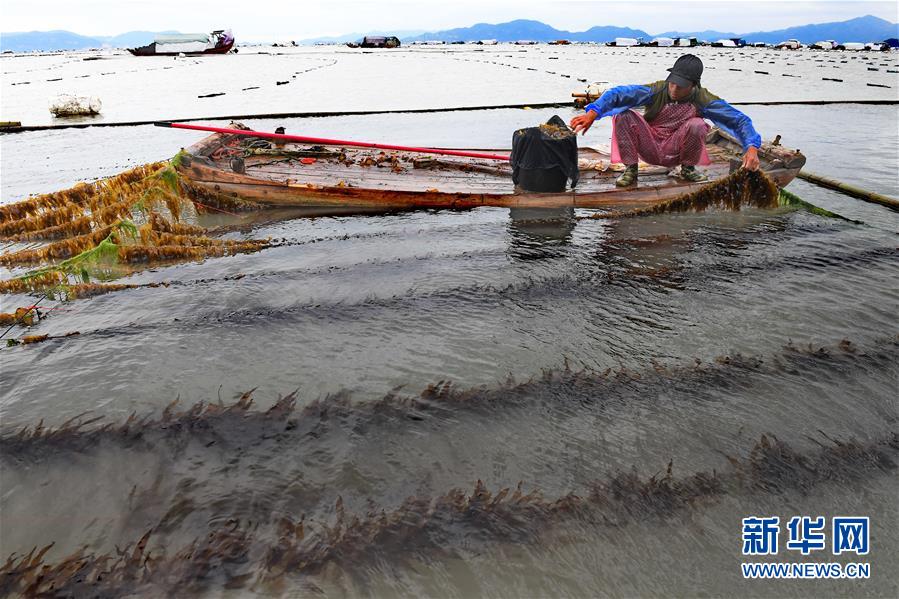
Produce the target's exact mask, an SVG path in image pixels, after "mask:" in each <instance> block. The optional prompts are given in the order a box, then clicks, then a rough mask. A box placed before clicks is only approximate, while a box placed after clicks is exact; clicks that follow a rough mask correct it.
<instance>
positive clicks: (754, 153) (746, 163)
mask: <svg viewBox="0 0 899 599" xmlns="http://www.w3.org/2000/svg"><path fill="white" fill-rule="evenodd" d="M743 168H745V169H746V170H747V171H757V170H759V149H758V148H756V147H755V146H749V149H748V150H746V153H745V154H743Z"/></svg>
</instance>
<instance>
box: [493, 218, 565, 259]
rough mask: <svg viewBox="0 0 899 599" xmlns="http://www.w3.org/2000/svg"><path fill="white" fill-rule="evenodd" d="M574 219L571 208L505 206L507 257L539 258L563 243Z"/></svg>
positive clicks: (552, 252)
mask: <svg viewBox="0 0 899 599" xmlns="http://www.w3.org/2000/svg"><path fill="white" fill-rule="evenodd" d="M576 223H577V221H576V220H575V218H574V208H509V256H510V257H512V258H514V259H517V260H540V259H541V258H548V257H552V256H553V255H555V254H556V252H555V250H556V248H558V247H560V246H564V245H567V244H568V243H569V242H570V241H571V235H572V233H573V232H574V227H575V224H576Z"/></svg>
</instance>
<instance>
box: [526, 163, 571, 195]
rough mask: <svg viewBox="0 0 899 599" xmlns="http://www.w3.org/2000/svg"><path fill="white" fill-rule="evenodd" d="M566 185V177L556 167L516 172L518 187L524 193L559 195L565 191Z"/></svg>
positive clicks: (563, 172)
mask: <svg viewBox="0 0 899 599" xmlns="http://www.w3.org/2000/svg"><path fill="white" fill-rule="evenodd" d="M567 185H568V175H567V174H566V173H565V171H563V170H562V169H561V168H559V167H558V166H554V167H552V168H521V169H519V170H518V186H519V187H521V188H522V189H524V190H525V191H534V192H539V193H559V192H562V191H565V187H566V186H567Z"/></svg>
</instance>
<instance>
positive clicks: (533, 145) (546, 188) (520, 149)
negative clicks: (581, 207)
mask: <svg viewBox="0 0 899 599" xmlns="http://www.w3.org/2000/svg"><path fill="white" fill-rule="evenodd" d="M509 161H510V162H511V163H512V182H513V183H515V185H518V186H519V187H521V188H522V189H524V190H525V191H534V192H544V193H547V192H562V191H565V184H566V183H567V182H568V180H569V179H571V187H572V189H573V188H574V187H575V186H576V185H577V182H578V178H579V176H580V173H579V171H578V166H577V134H575V133H574V131H572V130H571V129H569V128H568V126H567V125H566V124H565V121H563V120H562V119H560V118H559V117H558V116H553V117H552V118H551V119H549V120H548V121H547V122H546V124H545V125H540V126H539V127H528V128H526V129H519V130H518V131H516V132H515V133H514V134H512V155H511V156H510V157H509Z"/></svg>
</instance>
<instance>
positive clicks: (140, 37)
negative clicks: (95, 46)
mask: <svg viewBox="0 0 899 599" xmlns="http://www.w3.org/2000/svg"><path fill="white" fill-rule="evenodd" d="M177 33H180V31H129V32H128V33H121V34H119V35H115V36H105V37H100V36H97V39H98V40H100V41H101V42H103V45H104V46H109V47H110V48H136V47H138V46H146V45H147V44H149V43H150V42H152V41H153V40H154V39H155V38H156V36H157V35H172V34H177Z"/></svg>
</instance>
